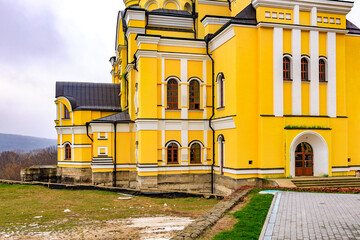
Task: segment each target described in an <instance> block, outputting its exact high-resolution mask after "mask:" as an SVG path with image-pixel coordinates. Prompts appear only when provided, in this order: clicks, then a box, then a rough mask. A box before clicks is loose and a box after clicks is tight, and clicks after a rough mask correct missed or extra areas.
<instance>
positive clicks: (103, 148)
mask: <svg viewBox="0 0 360 240" xmlns="http://www.w3.org/2000/svg"><path fill="white" fill-rule="evenodd" d="M101 150H105V153H101ZM107 155H108V147H98V156H107Z"/></svg>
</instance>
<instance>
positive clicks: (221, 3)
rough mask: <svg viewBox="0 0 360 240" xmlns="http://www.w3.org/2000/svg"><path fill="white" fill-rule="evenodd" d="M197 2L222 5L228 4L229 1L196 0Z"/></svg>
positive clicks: (226, 5)
mask: <svg viewBox="0 0 360 240" xmlns="http://www.w3.org/2000/svg"><path fill="white" fill-rule="evenodd" d="M198 4H207V5H215V6H223V7H228V6H229V2H226V1H216V0H198Z"/></svg>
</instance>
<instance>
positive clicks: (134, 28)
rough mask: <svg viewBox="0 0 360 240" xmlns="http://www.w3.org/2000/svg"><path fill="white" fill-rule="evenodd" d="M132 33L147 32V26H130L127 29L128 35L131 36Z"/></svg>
mask: <svg viewBox="0 0 360 240" xmlns="http://www.w3.org/2000/svg"><path fill="white" fill-rule="evenodd" d="M131 33H135V34H145V28H139V27H128V28H127V31H126V37H127V38H129V36H130V34H131Z"/></svg>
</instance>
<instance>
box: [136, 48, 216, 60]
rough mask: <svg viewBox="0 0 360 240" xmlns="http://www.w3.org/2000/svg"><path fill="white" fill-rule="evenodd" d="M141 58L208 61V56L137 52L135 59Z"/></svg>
mask: <svg viewBox="0 0 360 240" xmlns="http://www.w3.org/2000/svg"><path fill="white" fill-rule="evenodd" d="M142 57H148V58H165V59H187V60H193V61H204V60H207V61H208V60H210V58H209V56H208V55H206V54H193V53H176V52H157V51H147V50H138V51H137V52H136V58H137V59H140V58H142Z"/></svg>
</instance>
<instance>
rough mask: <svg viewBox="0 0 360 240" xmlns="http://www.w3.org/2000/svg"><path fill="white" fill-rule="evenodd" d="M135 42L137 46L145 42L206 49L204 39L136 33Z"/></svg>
mask: <svg viewBox="0 0 360 240" xmlns="http://www.w3.org/2000/svg"><path fill="white" fill-rule="evenodd" d="M136 43H137V45H138V46H140V44H142V43H146V44H157V45H160V46H171V47H188V48H202V49H206V43H205V41H195V40H192V39H172V38H161V37H160V36H146V35H138V36H137V38H136Z"/></svg>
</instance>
